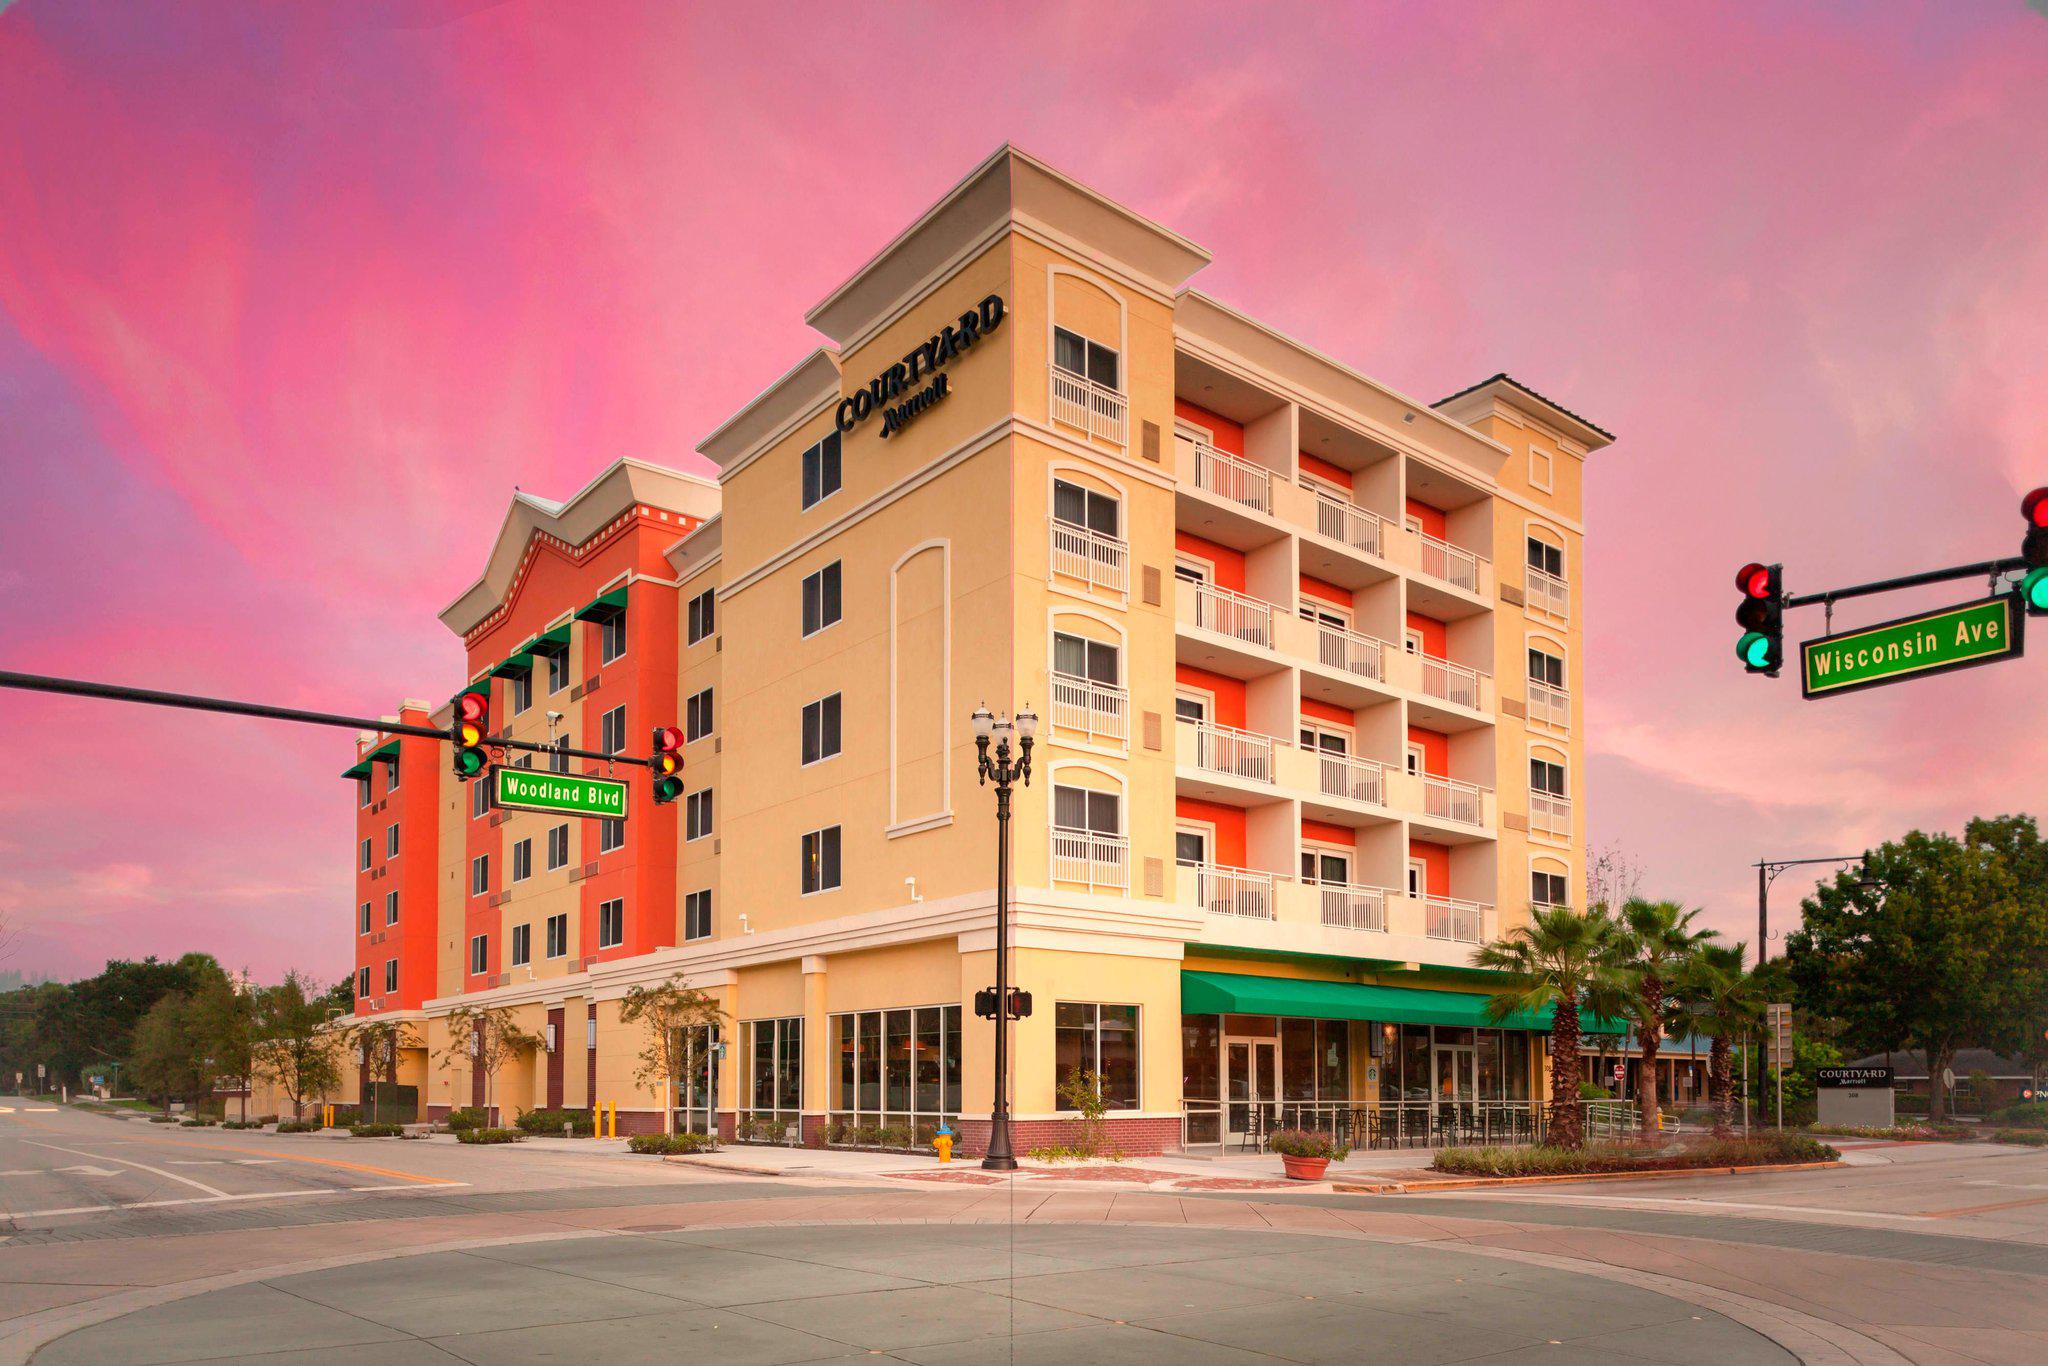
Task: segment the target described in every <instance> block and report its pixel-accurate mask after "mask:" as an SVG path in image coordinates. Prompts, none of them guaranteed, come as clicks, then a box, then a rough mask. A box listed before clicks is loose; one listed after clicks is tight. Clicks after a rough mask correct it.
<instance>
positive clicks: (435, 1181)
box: [27, 1120, 467, 1186]
mask: <svg viewBox="0 0 2048 1366" xmlns="http://www.w3.org/2000/svg"><path fill="white" fill-rule="evenodd" d="M27 1122H28V1123H29V1124H31V1125H34V1127H36V1128H38V1129H55V1128H56V1126H55V1125H53V1124H37V1123H36V1122H35V1121H34V1120H29V1121H27ZM80 1141H81V1142H89V1141H90V1140H80ZM127 1141H128V1142H131V1143H152V1144H160V1145H170V1146H173V1147H179V1148H198V1149H200V1150H201V1151H203V1152H214V1153H240V1154H241V1155H242V1156H244V1157H274V1158H278V1159H280V1160H282V1161H285V1162H313V1163H317V1164H319V1165H320V1166H323V1167H340V1168H342V1169H343V1170H344V1171H352V1172H368V1173H369V1174H370V1175H371V1176H391V1177H396V1178H397V1179H398V1180H400V1181H411V1182H415V1183H417V1184H419V1185H422V1186H461V1185H466V1184H467V1183H466V1182H462V1181H451V1180H450V1179H448V1178H447V1177H445V1176H421V1175H419V1174H418V1173H417V1172H402V1171H397V1170H394V1169H393V1168H390V1167H373V1166H371V1165H370V1164H369V1163H367V1162H346V1161H343V1160H342V1159H341V1158H338V1157H308V1156H306V1155H305V1154H303V1153H285V1152H272V1151H266V1150H264V1149H262V1148H230V1147H226V1146H224V1145H222V1144H219V1143H193V1142H190V1141H188V1140H186V1139H182V1138H157V1137H154V1136H153V1135H147V1134H145V1135H143V1136H142V1137H140V1138H134V1139H129V1140H127Z"/></svg>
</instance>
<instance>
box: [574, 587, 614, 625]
mask: <svg viewBox="0 0 2048 1366" xmlns="http://www.w3.org/2000/svg"><path fill="white" fill-rule="evenodd" d="M625 610H626V589H625V586H624V585H623V584H622V585H620V586H619V587H617V588H614V589H613V590H612V591H611V592H609V593H605V594H602V595H600V596H599V597H597V598H596V599H594V600H593V601H592V602H591V603H590V604H589V605H588V606H586V607H581V608H578V609H577V612H576V620H578V621H596V620H599V619H600V618H603V617H609V616H616V615H618V614H619V613H620V612H623V611H625Z"/></svg>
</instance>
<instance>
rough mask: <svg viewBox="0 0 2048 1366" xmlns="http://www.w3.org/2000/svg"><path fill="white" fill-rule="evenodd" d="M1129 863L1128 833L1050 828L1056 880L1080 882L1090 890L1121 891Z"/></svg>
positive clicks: (1123, 887) (1127, 882) (1125, 880)
mask: <svg viewBox="0 0 2048 1366" xmlns="http://www.w3.org/2000/svg"><path fill="white" fill-rule="evenodd" d="M1130 862H1131V841H1130V839H1129V838H1128V837H1127V836H1124V835H1103V834H1098V833H1097V832H1095V831H1092V830H1069V829H1065V828H1062V827H1059V826H1054V827H1053V832H1052V877H1053V881H1055V882H1079V883H1083V884H1085V885H1086V886H1087V888H1088V890H1090V891H1118V892H1120V891H1123V890H1124V889H1125V888H1127V887H1129V886H1130V881H1131V879H1130Z"/></svg>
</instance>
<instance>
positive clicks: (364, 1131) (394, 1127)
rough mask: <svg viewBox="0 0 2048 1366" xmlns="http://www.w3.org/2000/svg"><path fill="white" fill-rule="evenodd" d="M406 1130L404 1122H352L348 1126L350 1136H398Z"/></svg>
mask: <svg viewBox="0 0 2048 1366" xmlns="http://www.w3.org/2000/svg"><path fill="white" fill-rule="evenodd" d="M404 1132H405V1126H404V1125H402V1124H351V1125H349V1126H348V1133H349V1137H350V1138H397V1137H398V1136H399V1135H400V1134H402V1133H404Z"/></svg>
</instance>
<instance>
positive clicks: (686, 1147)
mask: <svg viewBox="0 0 2048 1366" xmlns="http://www.w3.org/2000/svg"><path fill="white" fill-rule="evenodd" d="M717 1148H718V1140H717V1139H715V1138H713V1137H711V1135H709V1134H634V1135H633V1136H632V1137H631V1138H629V1139H627V1140H626V1151H627V1152H632V1153H653V1154H657V1155H668V1154H672V1153H708V1152H715V1151H716V1150H717Z"/></svg>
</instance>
